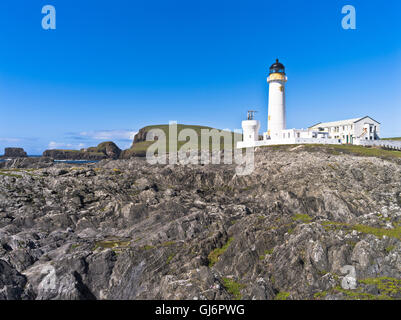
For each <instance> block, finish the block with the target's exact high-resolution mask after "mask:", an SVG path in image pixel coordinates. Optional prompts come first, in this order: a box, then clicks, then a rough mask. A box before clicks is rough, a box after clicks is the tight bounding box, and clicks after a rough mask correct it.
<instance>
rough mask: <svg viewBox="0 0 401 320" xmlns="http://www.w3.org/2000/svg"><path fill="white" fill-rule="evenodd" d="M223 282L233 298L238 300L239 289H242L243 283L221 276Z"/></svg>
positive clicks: (239, 296) (239, 295)
mask: <svg viewBox="0 0 401 320" xmlns="http://www.w3.org/2000/svg"><path fill="white" fill-rule="evenodd" d="M223 284H224V287H225V288H226V289H227V292H228V293H229V294H231V295H232V296H234V299H235V300H240V299H241V298H242V295H241V289H244V288H245V285H243V284H240V283H238V282H236V281H234V280H233V279H230V278H223Z"/></svg>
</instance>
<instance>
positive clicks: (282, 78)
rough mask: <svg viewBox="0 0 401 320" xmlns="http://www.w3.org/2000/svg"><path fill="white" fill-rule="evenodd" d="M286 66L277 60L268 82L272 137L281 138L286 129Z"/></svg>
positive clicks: (272, 67)
mask: <svg viewBox="0 0 401 320" xmlns="http://www.w3.org/2000/svg"><path fill="white" fill-rule="evenodd" d="M286 82H287V76H286V75H285V67H284V65H283V64H282V63H280V62H279V61H278V59H277V60H276V62H275V63H274V64H272V66H271V67H270V70H269V76H268V77H267V83H268V84H269V108H268V109H269V110H268V117H267V129H268V130H267V135H268V136H269V137H270V139H277V138H280V134H281V131H282V130H285V128H286V123H285V83H286Z"/></svg>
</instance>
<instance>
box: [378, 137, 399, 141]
mask: <svg viewBox="0 0 401 320" xmlns="http://www.w3.org/2000/svg"><path fill="white" fill-rule="evenodd" d="M382 140H395V141H400V140H401V137H397V138H383V139H382Z"/></svg>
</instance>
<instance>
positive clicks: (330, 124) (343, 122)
mask: <svg viewBox="0 0 401 320" xmlns="http://www.w3.org/2000/svg"><path fill="white" fill-rule="evenodd" d="M366 118H369V119H372V120H373V121H375V122H377V123H379V124H380V122H379V121H376V120H375V119H373V118H371V117H369V116H366V117H361V118H355V119H347V120H340V121H332V122H319V123H316V124H314V125H313V126H310V127H309V128H315V127H319V128H325V127H337V126H346V125H349V124H353V123H356V122H359V121H361V120H363V119H366Z"/></svg>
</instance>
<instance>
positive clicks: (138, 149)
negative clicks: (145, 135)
mask: <svg viewBox="0 0 401 320" xmlns="http://www.w3.org/2000/svg"><path fill="white" fill-rule="evenodd" d="M152 129H161V130H163V131H164V134H165V135H166V140H167V144H166V152H169V143H168V141H169V138H170V132H169V131H170V130H169V125H167V124H161V125H152V126H146V127H144V128H142V129H141V131H142V132H143V131H145V132H149V131H150V130H152ZM184 129H192V130H194V131H195V132H196V135H197V137H198V139H197V141H195V142H194V143H193V144H191V143H190V144H189V145H187V146H188V147H190V148H191V149H192V150H201V131H202V129H206V130H212V129H214V128H211V127H206V126H198V125H185V124H177V136H178V134H179V133H180V132H181V131H182V130H184ZM217 130H219V129H217ZM219 131H220V130H219ZM226 132H228V133H229V134H231V141H232V143H231V146H230V147H229V149H230V150H233V148H234V137H235V136H236V137H237V140H239V141H240V140H242V135H241V134H239V133H234V132H229V131H226ZM189 141H190V139H189V137H187V140H186V141H177V149H178V150H179V149H180V148H181V147H182V146H183V145H184V144H187V143H188V142H189ZM191 142H192V141H191ZM153 143H154V141H138V142H134V143H133V144H132V146H131V148H130V149H128V150H124V154H123V157H124V158H126V157H130V156H131V155H136V156H145V155H146V150H147V149H148V147H149V146H150V145H152V144H153ZM223 146H224V139H223V137H221V138H220V141H219V142H218V143H217V144H216V143H214V144H213V142H212V139H209V150H212V149H219V150H222V149H223Z"/></svg>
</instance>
